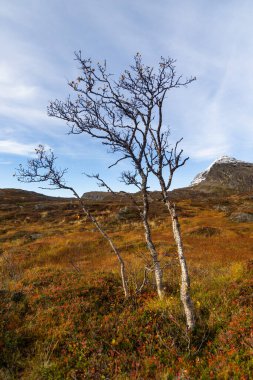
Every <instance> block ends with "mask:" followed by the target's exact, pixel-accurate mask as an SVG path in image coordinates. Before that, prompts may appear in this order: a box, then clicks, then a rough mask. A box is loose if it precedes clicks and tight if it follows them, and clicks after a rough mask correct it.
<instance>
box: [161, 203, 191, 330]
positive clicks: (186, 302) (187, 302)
mask: <svg viewBox="0 0 253 380" xmlns="http://www.w3.org/2000/svg"><path fill="white" fill-rule="evenodd" d="M166 198H167V197H166ZM165 204H166V206H167V208H168V210H169V213H170V216H171V220H172V227H173V234H174V239H175V242H176V244H177V252H178V259H179V263H180V267H181V287H180V298H181V301H182V304H183V307H184V312H185V317H186V324H187V328H188V329H189V330H190V331H192V330H193V329H194V327H195V315H194V307H193V303H192V301H191V296H190V277H189V273H188V268H187V263H186V259H185V255H184V247H183V242H182V237H181V230H180V224H179V221H178V216H177V213H176V208H175V205H172V204H171V203H170V202H169V201H168V199H166V200H165Z"/></svg>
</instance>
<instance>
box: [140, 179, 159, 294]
mask: <svg viewBox="0 0 253 380" xmlns="http://www.w3.org/2000/svg"><path fill="white" fill-rule="evenodd" d="M142 197H143V212H142V222H143V226H144V230H145V239H146V243H147V247H148V249H149V252H150V255H151V257H152V261H153V265H154V273H155V282H156V289H157V294H158V296H159V298H160V299H163V297H164V290H163V273H162V269H161V265H160V261H159V259H158V253H157V251H156V248H155V245H154V243H153V240H152V236H151V230H150V225H149V222H148V209H149V203H148V195H147V191H146V184H143V188H142Z"/></svg>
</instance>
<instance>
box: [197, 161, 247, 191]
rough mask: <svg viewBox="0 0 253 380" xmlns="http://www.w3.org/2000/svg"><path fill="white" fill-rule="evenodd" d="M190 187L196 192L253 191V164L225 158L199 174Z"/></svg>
mask: <svg viewBox="0 0 253 380" xmlns="http://www.w3.org/2000/svg"><path fill="white" fill-rule="evenodd" d="M190 187H191V188H192V189H194V190H199V191H204V192H213V191H222V192H236V193H238V192H240V193H245V192H251V191H253V163H249V162H244V161H240V160H237V159H235V158H232V157H228V156H223V157H221V158H219V159H218V160H216V161H214V162H213V163H212V164H211V165H210V166H209V167H208V168H207V169H206V170H205V171H204V172H202V173H199V174H198V175H197V176H196V177H195V178H194V180H193V181H192V183H191V185H190Z"/></svg>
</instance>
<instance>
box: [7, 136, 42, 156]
mask: <svg viewBox="0 0 253 380" xmlns="http://www.w3.org/2000/svg"><path fill="white" fill-rule="evenodd" d="M37 145H38V144H24V143H19V142H17V141H13V140H0V153H7V154H15V155H19V156H29V155H30V154H32V153H33V152H34V147H36V146H37Z"/></svg>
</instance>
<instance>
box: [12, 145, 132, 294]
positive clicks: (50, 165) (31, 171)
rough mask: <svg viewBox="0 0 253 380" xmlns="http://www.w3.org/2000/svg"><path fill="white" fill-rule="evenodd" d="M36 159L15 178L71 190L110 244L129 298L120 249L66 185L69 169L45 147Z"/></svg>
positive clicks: (79, 199)
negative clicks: (57, 162) (59, 163)
mask: <svg viewBox="0 0 253 380" xmlns="http://www.w3.org/2000/svg"><path fill="white" fill-rule="evenodd" d="M35 153H36V157H35V158H32V159H30V160H28V164H27V167H26V168H24V167H23V166H22V165H20V166H19V168H18V169H17V173H16V174H15V176H16V177H17V179H18V181H20V182H26V183H32V182H38V183H41V182H46V183H48V184H49V186H50V190H56V189H64V190H69V191H71V192H72V193H73V195H74V196H75V198H77V200H78V202H79V205H80V207H81V210H82V212H83V213H84V214H85V215H86V216H87V217H88V218H89V219H90V221H91V222H92V223H93V224H94V225H95V227H96V228H97V230H98V231H99V232H100V234H101V235H102V236H103V237H104V238H105V240H107V242H108V243H109V244H110V246H111V249H112V251H113V252H114V253H115V255H116V257H117V259H118V261H119V264H120V274H121V281H122V287H123V290H124V295H125V297H126V298H128V297H129V290H128V285H127V277H126V268H125V262H124V260H123V258H122V256H121V253H120V251H119V249H118V248H117V247H116V245H115V244H114V242H113V240H112V239H111V237H110V236H109V235H108V234H107V232H106V231H105V230H104V228H103V227H102V226H101V224H100V223H99V222H98V221H97V219H96V218H95V217H94V216H93V215H92V214H91V212H90V211H89V209H88V207H87V206H86V205H85V202H84V201H83V199H82V198H81V197H80V196H79V195H78V193H77V192H76V191H75V189H74V188H73V187H71V186H68V185H67V184H66V181H65V179H64V176H65V174H66V172H67V169H58V168H57V167H56V166H55V160H56V157H55V155H54V153H53V151H51V150H49V151H46V150H45V148H44V146H42V145H39V146H38V148H37V149H35ZM41 188H42V189H48V188H45V187H41Z"/></svg>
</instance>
